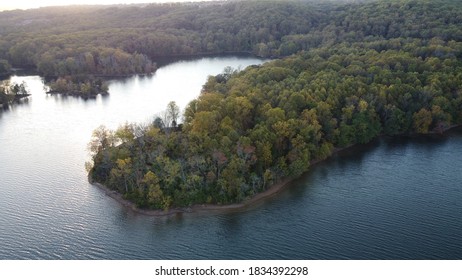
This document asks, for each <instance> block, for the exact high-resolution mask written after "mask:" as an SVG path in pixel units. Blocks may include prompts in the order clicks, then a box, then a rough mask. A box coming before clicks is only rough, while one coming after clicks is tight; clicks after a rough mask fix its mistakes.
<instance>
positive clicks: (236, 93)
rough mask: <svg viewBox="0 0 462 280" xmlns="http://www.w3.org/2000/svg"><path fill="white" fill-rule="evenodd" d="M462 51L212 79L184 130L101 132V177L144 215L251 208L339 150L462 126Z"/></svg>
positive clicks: (96, 155) (335, 56)
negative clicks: (212, 206)
mask: <svg viewBox="0 0 462 280" xmlns="http://www.w3.org/2000/svg"><path fill="white" fill-rule="evenodd" d="M461 58H462V43H461V42H457V41H453V40H449V41H445V40H443V39H441V38H433V39H430V40H427V39H413V38H399V39H388V40H385V39H384V40H377V41H373V42H359V43H341V44H336V45H333V46H329V47H322V48H317V49H313V50H311V51H306V52H302V53H299V54H297V55H293V56H290V57H288V58H285V59H282V60H275V61H273V62H270V63H266V64H264V65H263V66H253V67H249V68H247V69H245V70H244V71H242V72H237V71H231V70H230V69H227V71H225V72H224V73H223V74H220V75H217V76H215V77H210V78H209V79H208V81H207V83H206V84H205V85H204V87H203V92H202V94H201V95H200V96H199V97H198V98H197V99H196V100H193V101H191V103H190V104H189V105H188V106H187V108H186V110H185V112H184V122H183V125H182V127H181V128H177V127H174V126H167V127H159V126H158V125H155V124H151V125H147V126H144V127H140V126H136V125H128V124H126V125H124V126H122V127H121V128H120V129H119V130H117V131H116V132H111V131H108V130H107V129H104V128H100V129H98V130H96V131H95V134H94V137H93V141H92V144H91V147H92V151H93V160H94V166H93V167H92V169H91V173H90V175H91V178H92V179H93V180H95V181H97V182H100V183H102V184H104V185H106V186H109V187H110V188H113V189H115V190H117V191H119V192H121V193H123V194H124V195H125V196H126V198H127V199H130V200H132V201H134V202H136V203H137V205H138V206H140V207H146V208H163V209H167V208H169V207H178V206H183V207H184V206H189V205H192V204H202V203H217V204H227V203H234V202H239V201H243V200H245V199H246V198H248V197H251V196H253V195H255V194H256V193H258V192H262V191H264V190H265V189H267V188H268V187H269V186H270V185H271V184H272V183H274V182H277V181H279V180H280V179H281V178H286V177H297V176H299V175H300V174H302V173H303V172H305V171H307V170H308V168H309V166H310V163H312V162H313V161H316V160H321V159H324V158H326V157H328V156H330V155H331V154H332V152H333V151H334V150H335V149H336V148H341V147H347V146H349V145H352V144H356V143H367V142H369V141H371V139H373V138H374V137H377V136H378V135H381V134H386V135H397V134H407V133H430V132H436V133H439V132H442V131H444V130H445V129H447V128H449V127H451V126H452V125H454V124H461V123H462V60H461Z"/></svg>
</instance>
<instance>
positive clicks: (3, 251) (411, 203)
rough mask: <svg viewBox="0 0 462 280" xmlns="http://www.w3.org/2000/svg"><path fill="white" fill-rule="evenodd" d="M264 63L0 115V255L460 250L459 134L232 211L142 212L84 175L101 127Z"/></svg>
mask: <svg viewBox="0 0 462 280" xmlns="http://www.w3.org/2000/svg"><path fill="white" fill-rule="evenodd" d="M262 62H263V61H262V60H259V59H255V58H239V57H222V58H201V59H195V60H189V61H179V62H175V63H172V64H168V65H165V66H162V67H161V68H160V69H158V71H157V72H156V73H155V74H154V75H152V76H133V77H130V78H126V79H119V80H113V81H110V84H109V93H110V94H109V95H108V96H98V97H97V98H96V99H91V100H83V99H79V98H75V97H65V96H55V95H53V96H51V95H46V94H45V90H44V89H43V80H42V78H40V77H39V76H21V77H18V76H14V77H12V78H11V79H12V80H13V81H17V82H21V81H23V80H24V81H26V82H27V85H28V88H29V90H30V93H31V94H32V95H31V96H30V97H29V98H28V99H27V100H24V101H23V102H21V104H16V105H14V106H12V107H11V108H10V109H9V110H5V111H0V259H461V258H462V183H461V182H462V172H461V171H462V160H461V158H462V130H461V129H454V130H452V131H450V132H448V133H447V134H445V135H443V136H426V137H414V138H406V137H400V138H381V139H376V140H375V141H373V142H372V143H370V144H367V145H362V146H355V147H353V148H350V149H348V150H345V151H342V152H340V153H339V154H336V155H334V156H333V157H332V158H330V159H328V160H326V161H324V162H321V163H319V164H317V165H315V166H313V167H312V168H311V170H310V172H308V173H307V174H305V175H304V176H302V177H301V178H299V179H298V180H296V181H294V182H293V183H291V184H290V185H289V186H288V187H287V188H286V189H285V190H284V191H282V192H281V193H279V194H278V195H277V196H275V197H272V198H270V199H267V200H265V201H263V202H261V203H259V204H258V205H255V206H254V207H252V208H250V209H245V210H242V211H239V212H233V213H210V214H200V215H199V214H183V215H178V216H172V217H163V218H158V217H149V216H143V215H140V214H137V213H134V212H132V211H130V210H128V209H126V208H124V207H123V206H121V205H120V204H119V203H118V202H116V201H115V200H113V199H112V198H110V197H108V196H107V195H105V193H104V192H103V191H102V190H100V189H99V188H97V187H95V186H92V185H91V184H89V183H88V180H87V173H86V170H85V161H88V160H89V155H88V151H87V143H88V142H89V141H90V138H91V133H92V131H93V130H94V129H95V128H97V127H98V126H100V125H105V126H107V127H109V128H111V129H116V128H117V127H118V126H119V125H121V124H123V123H125V122H150V121H152V120H153V119H154V116H155V115H156V114H158V113H160V112H161V111H162V110H164V109H165V108H166V105H167V104H168V102H170V101H172V100H173V101H176V103H177V104H178V105H179V106H180V108H182V109H183V108H184V107H185V106H186V105H187V104H188V102H189V101H191V100H192V99H194V98H195V97H197V96H198V95H199V94H200V90H201V86H202V84H204V83H205V81H206V79H207V76H208V75H216V74H219V73H221V72H222V71H223V69H224V68H225V67H227V66H231V67H233V68H239V67H241V68H244V67H246V66H248V65H252V64H261V63H262Z"/></svg>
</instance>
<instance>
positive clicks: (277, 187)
mask: <svg viewBox="0 0 462 280" xmlns="http://www.w3.org/2000/svg"><path fill="white" fill-rule="evenodd" d="M460 127H462V124H457V125H452V126H450V127H449V128H448V129H446V130H444V131H443V133H433V132H432V133H429V134H427V135H435V134H436V135H439V134H445V133H446V132H448V131H450V130H453V129H457V128H460ZM422 135H425V134H422ZM380 137H383V136H382V135H379V136H377V138H380ZM357 145H358V144H352V145H349V146H346V147H343V148H335V147H334V149H333V151H332V154H330V155H329V156H328V157H327V158H325V159H318V160H313V161H312V162H310V168H311V167H312V166H315V165H316V164H318V163H320V162H323V161H325V160H327V159H329V158H331V157H332V156H333V155H335V154H338V153H339V152H342V151H345V150H348V149H350V148H352V147H355V146H357ZM309 171H310V170H307V171H306V172H309ZM306 172H304V173H303V174H305V173H306ZM297 178H298V177H297ZM297 178H290V177H288V178H284V179H282V180H280V181H279V182H277V183H274V184H272V185H270V186H269V188H268V189H266V190H265V191H263V192H261V193H257V194H256V195H254V196H252V197H250V198H249V199H247V200H245V201H243V202H240V203H233V204H226V205H218V204H196V205H192V206H190V207H182V208H172V209H169V210H166V211H164V210H160V209H159V210H149V209H141V208H138V207H137V206H136V205H135V203H133V202H131V201H129V200H127V199H125V198H123V195H122V194H120V193H118V192H117V191H114V190H111V189H109V188H108V187H106V186H104V185H103V184H100V183H97V182H93V181H92V180H91V179H90V177H89V178H88V179H89V183H90V184H91V185H93V186H96V187H98V188H99V189H101V190H102V191H104V193H105V194H106V195H107V196H109V197H111V198H113V199H114V200H116V201H117V202H119V203H120V204H121V205H122V206H124V207H126V208H127V209H130V210H131V211H133V212H135V213H137V214H142V215H146V216H153V217H170V216H174V215H178V214H194V213H213V212H214V213H225V212H233V211H243V210H246V209H248V208H251V207H255V206H257V205H258V203H259V202H263V201H264V200H266V199H269V198H271V197H273V196H274V195H275V194H277V193H279V192H281V191H283V190H284V189H286V187H287V185H288V184H289V183H291V182H293V181H294V180H296V179H297Z"/></svg>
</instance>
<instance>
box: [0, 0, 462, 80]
mask: <svg viewBox="0 0 462 280" xmlns="http://www.w3.org/2000/svg"><path fill="white" fill-rule="evenodd" d="M0 15H1V16H0V59H3V60H4V61H5V62H8V63H9V64H10V65H13V66H31V67H35V68H36V69H37V70H38V71H39V72H40V73H41V74H43V75H45V76H66V75H77V74H94V75H127V74H132V73H150V72H152V71H153V70H155V63H154V62H153V60H154V61H155V60H156V58H158V57H161V56H180V55H198V54H205V53H207V54H220V53H226V52H247V53H252V54H254V55H258V56H262V57H284V56H287V55H291V54H294V53H297V52H298V51H301V50H309V49H311V48H317V47H322V46H331V45H335V44H338V43H341V42H348V43H353V42H358V41H367V42H371V41H378V40H389V39H393V38H401V37H404V38H419V39H425V40H430V39H431V38H433V37H439V38H441V39H443V40H444V41H450V40H455V41H461V39H462V16H461V15H462V8H461V5H460V3H459V2H458V1H450V0H436V1H419V0H393V1H369V2H359V3H347V2H322V3H319V2H318V1H313V2H311V1H226V2H200V3H185V4H150V5H127V6H124V5H122V6H111V7H106V6H80V7H79V6H73V7H54V8H42V9H35V10H27V11H8V12H2V13H0ZM2 64H3V63H2V62H1V60H0V70H1V67H2Z"/></svg>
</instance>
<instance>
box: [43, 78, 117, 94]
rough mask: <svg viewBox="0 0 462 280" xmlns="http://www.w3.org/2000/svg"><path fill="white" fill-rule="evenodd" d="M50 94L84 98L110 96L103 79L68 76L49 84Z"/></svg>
mask: <svg viewBox="0 0 462 280" xmlns="http://www.w3.org/2000/svg"><path fill="white" fill-rule="evenodd" d="M48 87H49V91H47V93H48V94H63V95H71V96H77V97H82V98H85V99H87V98H94V97H96V96H97V95H98V94H101V95H106V94H108V93H109V92H108V90H109V88H108V85H107V82H105V81H104V80H103V79H101V78H95V77H93V76H86V75H84V76H82V75H80V76H72V77H71V76H67V77H64V78H58V79H56V80H53V81H51V82H49V83H48Z"/></svg>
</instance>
